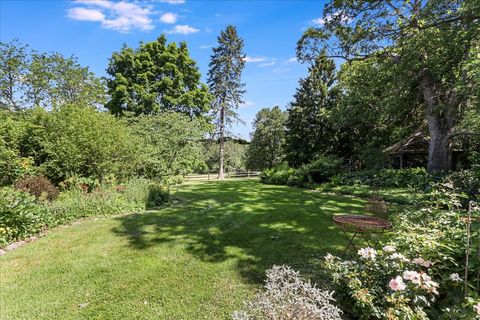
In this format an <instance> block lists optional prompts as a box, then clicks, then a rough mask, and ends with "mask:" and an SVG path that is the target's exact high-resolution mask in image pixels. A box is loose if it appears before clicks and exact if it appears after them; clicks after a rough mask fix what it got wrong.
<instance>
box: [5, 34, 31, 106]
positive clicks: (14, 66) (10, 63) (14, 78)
mask: <svg viewBox="0 0 480 320" xmlns="http://www.w3.org/2000/svg"><path fill="white" fill-rule="evenodd" d="M27 50H28V48H27V47H26V46H23V45H21V44H20V43H19V42H18V41H17V40H14V41H13V42H11V43H3V42H0V106H1V107H2V108H3V109H8V110H19V109H21V107H22V106H23V103H24V101H23V92H24V90H25V83H24V82H23V81H22V79H23V78H24V77H25V75H26V74H27V70H28V63H27Z"/></svg>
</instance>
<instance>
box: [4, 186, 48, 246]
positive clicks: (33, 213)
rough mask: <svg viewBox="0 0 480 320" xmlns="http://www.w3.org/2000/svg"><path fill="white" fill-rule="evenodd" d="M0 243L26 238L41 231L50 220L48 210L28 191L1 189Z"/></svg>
mask: <svg viewBox="0 0 480 320" xmlns="http://www.w3.org/2000/svg"><path fill="white" fill-rule="evenodd" d="M0 213H1V214H0V245H4V244H6V243H9V242H12V241H15V240H18V239H22V238H26V237H28V236H31V235H34V234H36V233H38V232H39V231H41V230H42V229H43V228H44V226H45V224H47V222H48V211H47V210H46V208H45V207H44V206H43V205H42V204H39V203H37V202H36V201H35V197H34V196H32V195H30V194H28V193H27V192H23V191H18V190H14V189H12V188H9V187H6V188H2V189H0Z"/></svg>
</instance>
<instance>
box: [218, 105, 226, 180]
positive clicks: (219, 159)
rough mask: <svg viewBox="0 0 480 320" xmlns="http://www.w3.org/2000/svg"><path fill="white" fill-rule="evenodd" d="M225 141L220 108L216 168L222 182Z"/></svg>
mask: <svg viewBox="0 0 480 320" xmlns="http://www.w3.org/2000/svg"><path fill="white" fill-rule="evenodd" d="M224 140H225V108H224V107H223V106H222V107H221V108H220V152H219V157H218V161H219V166H218V179H219V180H223V179H224V178H225V177H224V175H223V159H224V142H225V141H224Z"/></svg>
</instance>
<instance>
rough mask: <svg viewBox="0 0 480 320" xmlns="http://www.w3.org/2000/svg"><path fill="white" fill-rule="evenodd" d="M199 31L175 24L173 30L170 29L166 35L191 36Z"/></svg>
mask: <svg viewBox="0 0 480 320" xmlns="http://www.w3.org/2000/svg"><path fill="white" fill-rule="evenodd" d="M198 31H200V30H199V29H196V28H194V27H191V26H189V25H186V24H177V25H176V26H175V27H173V29H170V30H168V31H167V33H170V34H191V33H197V32H198Z"/></svg>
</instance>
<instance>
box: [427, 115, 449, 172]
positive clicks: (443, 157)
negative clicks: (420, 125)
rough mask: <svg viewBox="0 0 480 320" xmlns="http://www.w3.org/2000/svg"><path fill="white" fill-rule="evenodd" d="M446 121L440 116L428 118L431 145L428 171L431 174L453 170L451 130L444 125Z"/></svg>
mask: <svg viewBox="0 0 480 320" xmlns="http://www.w3.org/2000/svg"><path fill="white" fill-rule="evenodd" d="M445 120H446V119H443V117H440V116H435V115H429V116H428V131H429V133H430V144H429V148H428V166H427V171H428V172H430V173H431V172H439V171H449V170H450V169H452V144H451V141H450V133H449V132H450V130H449V128H448V127H447V126H445V125H444V122H445Z"/></svg>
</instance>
